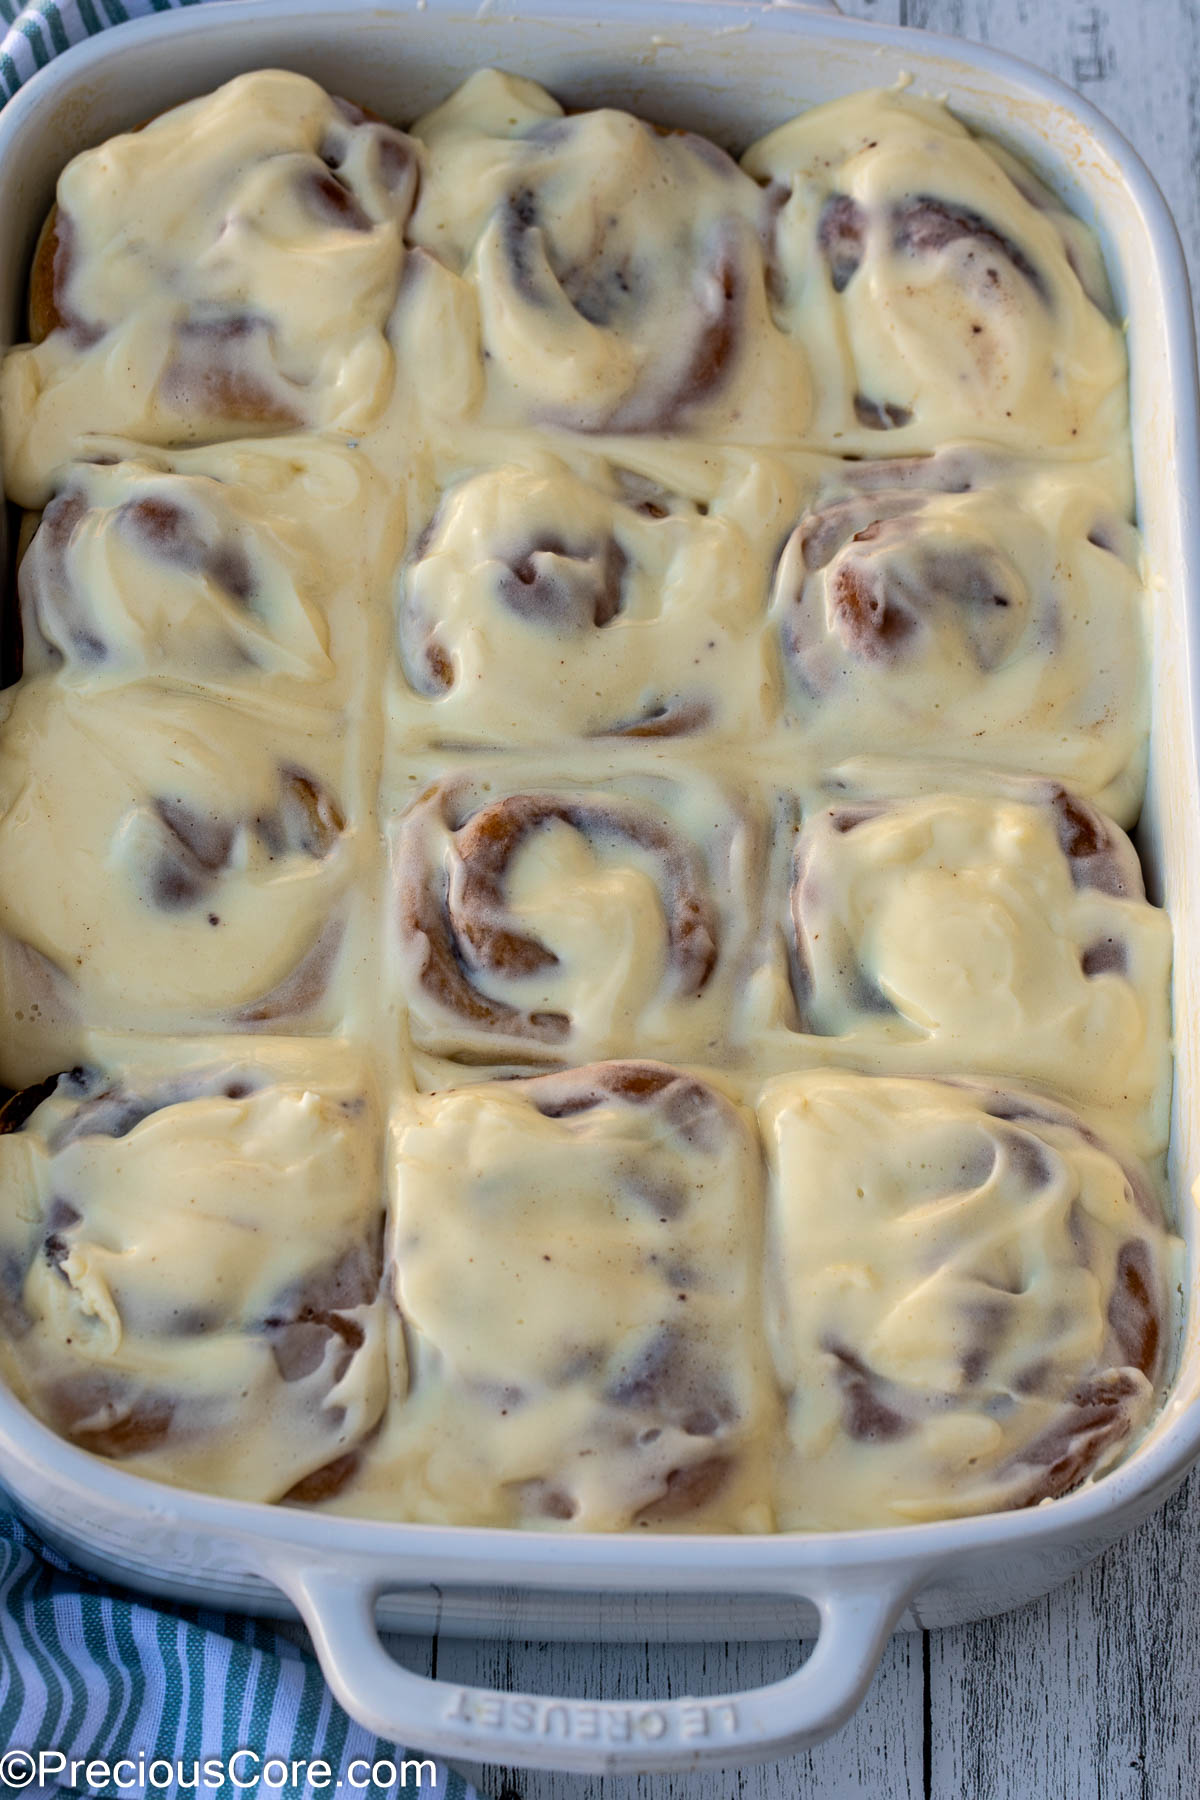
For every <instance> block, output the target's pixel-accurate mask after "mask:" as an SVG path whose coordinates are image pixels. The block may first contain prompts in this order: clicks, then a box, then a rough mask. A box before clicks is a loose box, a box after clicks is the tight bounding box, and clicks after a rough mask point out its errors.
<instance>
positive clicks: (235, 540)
mask: <svg viewBox="0 0 1200 1800" xmlns="http://www.w3.org/2000/svg"><path fill="white" fill-rule="evenodd" d="M395 513H396V509H395V507H394V505H393V506H389V504H388V503H387V501H386V499H385V497H384V495H383V493H382V491H381V486H380V484H379V482H378V480H377V478H375V477H374V476H373V475H372V474H371V472H370V471H369V469H368V468H367V467H366V465H365V464H364V462H363V460H362V458H361V457H355V456H353V455H352V454H351V453H349V452H347V451H345V450H343V449H341V448H339V447H337V446H335V445H333V444H322V443H318V442H314V441H313V440H312V439H311V438H279V439H276V440H274V441H273V442H270V443H256V444H249V443H241V444H236V445H231V446H219V447H215V448H212V449H203V450H194V451H189V452H184V453H182V454H176V455H175V456H173V457H171V458H167V457H157V458H156V457H154V456H152V455H145V454H144V455H142V456H140V457H138V458H136V459H132V458H131V459H129V460H127V461H117V462H101V463H76V464H73V465H72V466H71V467H70V468H69V469H68V470H66V471H65V472H64V473H63V475H62V478H61V482H60V485H59V488H58V491H57V492H56V494H55V496H54V498H53V500H51V502H50V504H49V505H48V506H47V507H46V509H45V511H44V512H43V514H42V516H41V520H40V523H39V525H38V527H37V530H36V531H35V533H34V534H33V537H32V540H31V542H30V544H29V547H28V549H27V551H26V553H25V555H24V557H23V559H22V562H21V566H20V571H19V577H18V580H19V588H20V596H21V616H22V625H23V638H24V672H25V673H26V674H27V675H36V674H39V673H42V672H44V671H47V670H59V671H62V673H63V675H64V676H65V677H66V678H67V679H69V680H70V681H71V682H72V683H101V684H110V683H112V682H114V681H127V680H130V679H131V678H135V677H138V676H143V675H153V676H156V677H167V678H173V679H175V680H177V681H185V682H188V683H203V684H204V685H205V686H206V687H215V688H218V689H220V688H226V689H235V690H249V689H252V690H253V691H254V692H256V693H261V692H262V691H263V689H264V687H266V686H271V687H272V688H279V687H280V686H281V685H285V686H286V684H290V683H292V682H296V683H300V684H302V685H303V687H304V688H305V689H306V690H310V691H311V690H313V689H316V688H318V687H321V688H326V689H328V688H330V687H334V688H336V689H338V690H339V691H340V690H343V689H344V688H345V686H346V680H347V677H349V676H350V675H352V674H355V673H358V672H359V671H358V669H357V668H356V667H355V663H356V659H357V660H358V661H359V662H361V656H362V645H361V642H360V640H361V635H362V632H361V603H362V598H363V596H364V594H365V593H369V592H370V590H371V588H372V586H373V584H374V583H375V582H376V581H377V580H378V579H379V574H378V572H377V568H376V565H377V564H379V563H381V562H382V560H383V559H382V556H381V549H382V548H383V547H386V545H387V543H388V541H389V537H390V532H391V531H392V530H394V528H395V525H396V522H397V521H396V517H395ZM389 515H390V516H389Z"/></svg>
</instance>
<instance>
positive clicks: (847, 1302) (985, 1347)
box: [760, 1070, 1177, 1529]
mask: <svg viewBox="0 0 1200 1800" xmlns="http://www.w3.org/2000/svg"><path fill="white" fill-rule="evenodd" d="M760 1116H761V1119H762V1124H763V1130H764V1133H765V1136H766V1143H767V1151H768V1157H769V1161H770V1165H771V1199H770V1203H769V1205H770V1215H769V1217H770V1225H769V1235H770V1241H771V1244H772V1250H771V1263H772V1267H773V1268H774V1270H775V1286H774V1293H773V1295H772V1310H773V1314H774V1332H773V1336H774V1341H775V1346H776V1351H777V1356H778V1361H779V1367H780V1372H781V1376H782V1379H783V1382H784V1386H785V1389H786V1390H787V1391H788V1392H789V1394H790V1399H789V1403H788V1431H787V1445H786V1450H785V1453H784V1456H783V1459H782V1462H781V1472H780V1482H779V1489H778V1508H779V1523H780V1527H781V1528H782V1529H787V1528H789V1527H791V1528H793V1529H795V1528H811V1527H820V1526H835V1527H847V1526H849V1527H852V1528H853V1527H855V1526H874V1525H880V1524H899V1523H903V1522H905V1521H913V1520H920V1519H932V1518H945V1517H947V1516H949V1515H954V1514H961V1513H976V1512H986V1511H991V1510H996V1509H1001V1508H1007V1507H1014V1506H1034V1505H1037V1504H1038V1503H1039V1502H1041V1501H1043V1500H1048V1499H1052V1498H1054V1497H1055V1496H1057V1495H1059V1494H1063V1493H1066V1492H1067V1491H1068V1490H1069V1489H1070V1488H1073V1487H1075V1486H1077V1485H1078V1484H1079V1483H1080V1482H1081V1481H1084V1480H1086V1479H1087V1478H1089V1477H1090V1476H1093V1475H1095V1474H1098V1473H1100V1472H1101V1471H1102V1470H1103V1469H1105V1468H1106V1467H1108V1466H1109V1465H1110V1464H1111V1463H1112V1462H1113V1461H1114V1459H1115V1458H1116V1457H1117V1456H1118V1455H1120V1453H1121V1451H1122V1449H1123V1448H1124V1446H1125V1444H1126V1443H1127V1442H1128V1440H1129V1437H1130V1436H1131V1434H1133V1433H1134V1432H1136V1431H1137V1430H1139V1429H1140V1428H1141V1427H1142V1426H1143V1425H1144V1424H1145V1423H1146V1421H1147V1419H1148V1418H1149V1416H1150V1413H1151V1411H1152V1410H1153V1408H1154V1406H1155V1403H1156V1399H1157V1396H1158V1391H1159V1387H1160V1384H1161V1380H1162V1375H1163V1370H1164V1366H1165V1360H1166V1351H1167V1330H1168V1296H1169V1292H1170V1289H1171V1286H1172V1285H1173V1282H1174V1279H1175V1255H1176V1248H1177V1246H1176V1244H1175V1243H1173V1241H1172V1240H1171V1239H1170V1238H1169V1237H1168V1235H1167V1233H1166V1230H1165V1228H1164V1225H1163V1221H1162V1215H1161V1209H1160V1205H1159V1200H1158V1195H1157V1192H1156V1190H1155V1188H1154V1186H1153V1184H1152V1183H1151V1182H1150V1180H1149V1178H1148V1177H1147V1176H1146V1174H1145V1172H1144V1171H1143V1170H1141V1169H1140V1168H1139V1167H1137V1166H1136V1165H1134V1164H1126V1163H1123V1162H1122V1161H1121V1160H1119V1159H1118V1158H1117V1157H1116V1156H1115V1155H1114V1154H1113V1152H1112V1151H1111V1150H1109V1149H1108V1148H1106V1146H1105V1145H1104V1144H1103V1143H1102V1142H1101V1141H1100V1140H1099V1139H1098V1138H1096V1137H1095V1136H1094V1134H1093V1133H1092V1132H1090V1131H1088V1130H1087V1129H1085V1128H1084V1127H1082V1126H1081V1125H1080V1124H1079V1122H1078V1121H1077V1120H1076V1119H1074V1118H1073V1117H1072V1116H1071V1114H1069V1113H1067V1112H1065V1111H1064V1110H1063V1109H1061V1108H1060V1107H1057V1106H1052V1105H1050V1104H1049V1103H1047V1102H1045V1101H1042V1100H1037V1101H1032V1100H1030V1099H1029V1098H1028V1097H1027V1096H1025V1095H1014V1094H1011V1093H1006V1092H1004V1091H1002V1090H1000V1089H996V1088H991V1087H982V1086H980V1087H973V1086H969V1085H967V1086H964V1085H958V1084H951V1083H942V1082H932V1081H904V1080H889V1079H885V1078H882V1077H873V1076H869V1075H859V1074H852V1073H848V1072H846V1073H837V1072H834V1071H832V1070H813V1071H810V1072H809V1073H807V1074H803V1075H791V1076H785V1077H783V1078H781V1079H780V1080H778V1081H777V1082H774V1083H773V1084H772V1085H771V1086H770V1087H769V1089H768V1090H767V1094H766V1096H765V1098H764V1100H763V1102H762V1105H761V1108H760Z"/></svg>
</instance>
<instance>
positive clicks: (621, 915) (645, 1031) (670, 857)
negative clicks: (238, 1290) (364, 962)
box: [392, 776, 758, 1063]
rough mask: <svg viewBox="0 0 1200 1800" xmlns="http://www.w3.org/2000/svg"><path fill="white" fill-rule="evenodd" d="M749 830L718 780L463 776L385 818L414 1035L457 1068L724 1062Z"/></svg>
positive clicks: (749, 863)
mask: <svg viewBox="0 0 1200 1800" xmlns="http://www.w3.org/2000/svg"><path fill="white" fill-rule="evenodd" d="M757 835H758V834H757V825H756V821H755V820H754V818H753V817H752V816H750V815H748V814H746V813H745V812H743V811H740V810H739V809H738V808H737V806H736V805H735V803H734V802H733V801H732V800H731V798H730V797H729V796H726V795H725V794H723V793H722V792H721V791H720V790H718V789H717V788H716V786H715V784H712V783H709V782H706V781H704V780H702V779H701V778H699V777H698V776H689V777H688V778H687V779H686V780H683V779H679V780H675V779H672V780H667V779H666V778H654V777H646V778H644V779H642V780H640V781H638V780H633V779H630V780H627V781H624V782H616V781H610V782H594V783H590V784H580V785H578V786H567V785H562V784H546V783H543V784H542V785H540V786H538V787H536V788H529V789H525V790H514V789H512V788H508V789H502V788H500V787H499V785H498V784H497V783H494V782H491V781H489V780H487V779H485V778H483V777H478V778H475V779H472V778H470V777H468V776H463V777H461V778H459V779H451V780H449V781H447V782H445V783H443V784H442V785H440V786H438V787H435V788H433V789H431V790H430V791H429V792H428V793H427V794H425V795H424V796H423V797H422V798H421V799H420V800H419V801H418V802H417V803H416V804H415V805H414V806H413V807H412V808H411V809H410V810H409V812H408V813H407V814H406V815H405V816H404V817H403V818H402V819H401V820H400V821H399V823H398V824H397V826H396V828H395V830H394V832H393V836H392V864H393V870H394V891H395V905H396V914H397V921H398V927H399V933H398V939H399V980H400V985H401V989H402V992H403V997H404V1000H405V1002H406V1005H407V1007H408V1010H409V1020H410V1029H411V1031H412V1033H413V1037H414V1039H415V1041H416V1042H417V1044H419V1045H420V1046H421V1047H422V1048H423V1049H426V1050H431V1051H434V1052H436V1053H438V1054H440V1055H444V1056H449V1057H452V1058H455V1059H458V1060H461V1061H468V1062H493V1063H503V1062H517V1063H529V1062H547V1061H549V1062H576V1061H580V1060H584V1059H586V1058H588V1057H590V1056H609V1055H624V1054H628V1053H631V1052H632V1051H633V1050H634V1049H635V1048H636V1049H638V1050H641V1051H644V1052H648V1051H650V1050H652V1049H653V1050H655V1051H656V1052H658V1053H662V1052H665V1050H666V1049H667V1048H668V1047H669V1046H673V1048H674V1053H675V1054H676V1055H679V1056H691V1057H694V1058H695V1059H696V1060H704V1061H708V1062H714V1061H715V1062H720V1061H723V1060H727V1059H728V1058H729V1057H730V1056H731V1054H735V1046H736V1044H737V1041H738V1035H739V1029H740V1021H739V1014H738V998H739V985H740V980H741V979H742V978H744V975H745V972H746V958H747V956H748V953H749V946H750V943H751V939H752V935H753V930H754V918H755V914H756V911H757V896H756V893H755V862H756V847H757Z"/></svg>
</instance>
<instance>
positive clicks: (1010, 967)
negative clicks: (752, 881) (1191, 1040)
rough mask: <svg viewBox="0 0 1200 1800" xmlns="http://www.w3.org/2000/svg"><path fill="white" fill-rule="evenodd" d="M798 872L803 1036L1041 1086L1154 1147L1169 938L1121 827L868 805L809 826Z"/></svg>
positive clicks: (1027, 807)
mask: <svg viewBox="0 0 1200 1800" xmlns="http://www.w3.org/2000/svg"><path fill="white" fill-rule="evenodd" d="M794 867H795V879H794V884H793V888H792V927H793V930H794V933H795V939H794V943H795V952H796V962H795V985H796V993H797V1004H798V1009H799V1013H800V1016H801V1020H802V1022H803V1024H804V1025H805V1026H807V1028H808V1029H809V1030H811V1031H815V1032H818V1033H821V1034H827V1035H830V1036H833V1035H839V1036H843V1037H845V1038H848V1039H849V1040H851V1042H852V1044H853V1047H854V1050H855V1053H856V1054H859V1055H861V1056H863V1057H864V1058H865V1059H866V1060H868V1061H871V1060H874V1059H876V1058H878V1059H879V1060H881V1061H882V1062H883V1063H884V1064H885V1065H886V1066H890V1067H893V1068H899V1067H907V1068H914V1069H915V1068H917V1067H924V1068H931V1067H936V1068H937V1069H938V1070H939V1072H949V1071H953V1070H956V1069H958V1070H977V1071H979V1072H980V1073H991V1074H1004V1075H1010V1076H1019V1077H1023V1078H1025V1079H1027V1080H1030V1081H1034V1082H1040V1083H1042V1084H1044V1085H1046V1086H1047V1087H1049V1088H1051V1089H1057V1090H1058V1091H1060V1092H1062V1093H1065V1094H1067V1095H1070V1096H1072V1097H1073V1098H1074V1099H1075V1100H1076V1101H1077V1102H1079V1101H1083V1102H1088V1103H1091V1104H1092V1105H1095V1106H1099V1107H1101V1108H1102V1109H1103V1111H1104V1113H1105V1116H1107V1117H1108V1118H1109V1119H1111V1120H1112V1122H1113V1125H1114V1126H1115V1128H1116V1129H1117V1130H1119V1131H1125V1132H1132V1134H1133V1135H1134V1137H1135V1138H1136V1139H1137V1140H1138V1141H1139V1142H1140V1144H1141V1147H1142V1149H1143V1150H1144V1151H1145V1150H1149V1151H1154V1150H1157V1149H1159V1148H1161V1146H1162V1145H1163V1144H1164V1143H1165V1139H1166V1117H1165V1110H1164V1109H1165V1106H1166V1101H1167V1096H1168V1094H1169V1050H1168V1046H1169V1042H1170V1026H1169V998H1168V974H1169V969H1170V956H1171V937H1170V928H1169V926H1168V924H1167V920H1166V918H1165V916H1164V915H1163V914H1162V913H1161V912H1160V911H1159V910H1158V909H1157V908H1155V907H1152V906H1148V905H1147V904H1146V902H1145V896H1144V892H1143V887H1142V876H1141V870H1140V868H1139V866H1138V860H1137V855H1136V853H1135V851H1134V849H1133V846H1132V845H1131V844H1130V842H1129V840H1128V839H1127V838H1126V837H1125V836H1124V834H1123V833H1122V832H1120V831H1118V829H1117V828H1116V826H1114V825H1111V824H1110V823H1108V822H1107V821H1105V820H1103V819H1102V818H1101V817H1100V815H1099V814H1097V813H1094V812H1092V811H1091V809H1089V808H1085V807H1084V806H1083V805H1082V804H1081V803H1080V802H1079V801H1077V800H1072V799H1070V798H1069V797H1068V796H1066V795H1064V794H1062V793H1061V792H1056V793H1054V794H1051V795H1049V796H1047V797H1046V798H1045V800H1043V802H1042V803H1041V804H1035V803H1032V802H1030V801H1024V800H1014V799H997V798H986V799H985V798H982V797H980V796H978V795H971V794H966V795H953V794H938V795H936V796H932V797H925V798H915V799H907V800H898V801H882V802H872V801H866V802H860V803H858V804H852V805H846V806H841V805H839V806H833V807H827V808H826V809H825V810H824V811H822V812H816V813H814V814H813V815H812V816H811V817H810V818H809V819H808V820H807V822H806V823H805V826H804V828H803V830H802V832H801V834H800V836H799V839H798V840H797V844H796V851H795V864H794Z"/></svg>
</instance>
